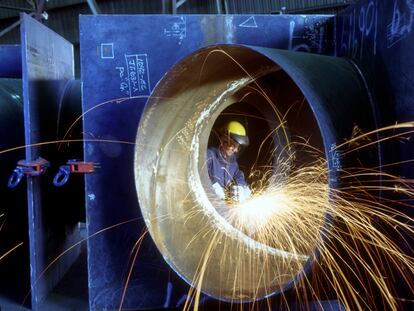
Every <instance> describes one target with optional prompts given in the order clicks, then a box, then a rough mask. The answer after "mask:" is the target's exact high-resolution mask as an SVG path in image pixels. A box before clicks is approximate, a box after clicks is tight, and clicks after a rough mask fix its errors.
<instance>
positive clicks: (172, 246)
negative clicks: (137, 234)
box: [135, 45, 379, 301]
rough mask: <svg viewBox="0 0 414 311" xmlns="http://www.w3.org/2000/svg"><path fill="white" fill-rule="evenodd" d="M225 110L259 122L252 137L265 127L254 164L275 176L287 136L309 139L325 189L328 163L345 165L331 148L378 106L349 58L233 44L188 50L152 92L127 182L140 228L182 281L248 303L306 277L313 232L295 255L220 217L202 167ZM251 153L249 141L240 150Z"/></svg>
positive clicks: (370, 120) (331, 183)
mask: <svg viewBox="0 0 414 311" xmlns="http://www.w3.org/2000/svg"><path fill="white" fill-rule="evenodd" d="M235 103H237V104H235ZM229 110H230V111H232V113H233V114H237V113H236V112H237V111H239V112H240V114H241V115H244V116H247V117H246V118H252V119H255V120H261V121H256V123H254V121H250V124H253V125H252V126H251V127H249V131H250V135H251V136H252V140H255V136H254V135H255V134H254V133H255V132H259V131H260V130H263V129H265V131H267V133H269V135H270V137H271V139H270V141H271V142H270V143H269V146H270V148H273V151H272V152H270V153H271V157H270V160H269V158H267V159H264V160H261V161H262V162H263V163H265V162H266V161H270V163H271V165H272V166H273V171H272V172H273V174H278V171H279V170H280V168H279V167H278V165H279V164H278V163H279V162H278V161H277V160H276V158H278V157H279V158H280V157H284V156H286V157H288V156H289V155H288V154H286V155H284V153H285V152H287V151H286V150H287V149H288V148H289V141H290V140H291V137H292V136H294V135H302V136H304V137H308V138H309V143H310V145H312V146H313V147H315V148H318V149H320V150H321V152H322V154H323V155H324V157H325V158H326V159H327V168H326V169H327V171H328V174H327V177H328V178H327V179H326V185H327V189H328V188H329V187H337V186H338V184H339V179H338V176H337V175H338V169H339V168H340V167H341V166H346V165H347V159H342V158H341V157H340V156H338V153H337V152H333V150H334V149H335V146H336V145H337V144H339V143H342V142H343V139H345V138H349V137H351V136H352V131H353V128H355V126H358V128H360V129H361V130H362V131H364V130H370V129H373V128H376V122H375V114H376V113H375V111H373V103H372V102H371V100H370V98H369V96H368V94H367V89H366V86H365V83H364V80H363V79H362V77H361V75H360V73H359V71H358V70H357V68H356V67H355V66H354V65H353V64H352V63H351V62H350V61H348V60H346V59H340V58H333V57H328V56H318V55H311V54H306V53H298V52H289V51H282V50H274V49H266V48H258V47H249V46H240V45H217V46H210V47H206V48H204V49H201V50H198V51H196V52H195V53H193V54H191V55H189V56H188V57H186V58H185V59H183V60H182V61H180V62H179V63H178V64H176V65H175V66H174V67H173V68H172V69H171V70H170V71H169V72H168V73H167V74H166V75H165V76H164V78H163V79H162V80H161V81H160V82H159V83H158V85H157V87H156V88H155V89H154V91H153V93H152V95H151V97H150V98H149V100H148V103H147V106H146V108H145V110H144V113H143V115H142V118H141V121H140V124H139V128H138V132H137V139H136V151H135V180H136V189H137V194H138V198H139V203H140V207H141V211H142V214H143V216H144V219H145V221H146V224H147V226H148V229H149V232H150V234H151V236H152V238H153V240H154V241H155V243H156V245H157V247H158V249H159V250H160V252H161V253H162V254H163V256H164V258H165V260H166V261H167V262H168V264H169V265H170V266H171V267H172V268H173V269H174V270H175V271H176V272H177V273H178V274H179V275H181V276H182V277H183V278H184V280H186V281H187V282H188V283H190V284H192V285H194V286H196V287H198V288H200V289H201V290H202V291H203V292H205V293H207V294H208V295H211V296H213V297H216V298H218V299H221V300H225V301H252V300H256V299H259V298H263V297H267V296H269V295H271V294H274V293H280V292H283V291H286V290H287V289H288V288H291V287H292V285H294V284H295V282H297V281H298V280H299V279H300V278H301V276H303V273H307V271H308V270H309V267H311V266H312V262H313V261H314V260H315V258H316V257H317V253H318V251H317V249H316V248H317V240H316V239H315V241H314V242H313V244H310V245H307V247H302V248H301V251H300V252H291V251H286V250H285V249H282V248H280V247H276V246H275V245H271V244H265V243H263V242H262V241H260V240H257V239H254V238H253V237H251V236H249V235H248V234H246V233H245V232H243V231H242V230H239V229H237V228H236V227H235V226H233V225H232V224H231V223H229V222H228V221H227V219H226V218H225V217H223V214H222V213H221V211H222V210H223V209H225V208H226V206H224V205H223V203H221V202H217V200H215V198H214V194H213V192H212V190H211V182H210V180H209V178H208V174H207V169H206V165H205V164H206V151H207V148H208V143H209V140H210V141H211V131H212V129H213V127H215V125H214V124H215V123H216V122H218V120H219V119H220V118H221V117H222V116H223V114H225V113H226V112H228V111H229ZM235 111H236V112H235ZM288 111H289V113H288ZM292 111H294V113H293V114H292ZM286 115H290V116H292V115H293V116H292V117H290V118H289V117H288V118H285V117H284V116H286ZM281 123H286V124H284V126H280V125H281ZM265 136H266V134H263V135H262V136H261V137H262V138H263V137H265ZM255 148H256V149H255ZM254 150H255V151H257V150H259V147H254V148H253V149H250V150H249V151H246V153H247V154H249V153H254ZM368 157H370V158H372V159H374V160H376V161H377V160H378V158H379V157H378V154H375V153H374V154H372V155H368ZM247 158H249V156H248V155H247ZM240 161H242V160H241V159H240ZM305 161H306V160H305ZM249 163H251V159H248V160H247V162H246V166H248V165H249ZM266 163H267V162H266ZM285 172H286V170H285ZM327 200H328V197H327ZM326 221H329V215H326V214H321V215H319V219H318V220H317V222H318V223H319V224H320V228H323V224H324V222H326ZM292 243H299V241H293V242H292Z"/></svg>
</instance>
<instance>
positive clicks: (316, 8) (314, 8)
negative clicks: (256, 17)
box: [283, 2, 352, 14]
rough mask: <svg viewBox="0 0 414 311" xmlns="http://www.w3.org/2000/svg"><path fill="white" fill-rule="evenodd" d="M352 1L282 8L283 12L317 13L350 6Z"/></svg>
mask: <svg viewBox="0 0 414 311" xmlns="http://www.w3.org/2000/svg"><path fill="white" fill-rule="evenodd" d="M351 4H352V3H346V2H345V3H337V4H329V5H318V6H311V7H305V8H296V9H289V8H286V9H285V10H283V14H300V13H305V12H306V13H308V14H310V13H317V12H318V11H320V10H329V9H332V10H339V9H345V8H347V7H348V6H350V5H351Z"/></svg>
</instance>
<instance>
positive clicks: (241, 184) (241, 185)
mask: <svg viewBox="0 0 414 311" xmlns="http://www.w3.org/2000/svg"><path fill="white" fill-rule="evenodd" d="M235 168H236V170H235V173H234V181H235V182H236V184H237V193H238V201H239V202H243V201H246V200H247V199H248V198H249V197H250V195H251V191H250V188H249V186H248V185H247V183H246V179H245V178H244V173H243V172H242V171H241V170H240V169H239V165H238V164H237V162H235Z"/></svg>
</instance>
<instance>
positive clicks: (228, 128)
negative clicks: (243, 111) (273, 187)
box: [207, 121, 251, 202]
mask: <svg viewBox="0 0 414 311" xmlns="http://www.w3.org/2000/svg"><path fill="white" fill-rule="evenodd" d="M218 136H219V137H218V139H219V146H218V147H210V148H209V149H208V150H207V168H208V174H209V177H210V179H211V182H212V185H213V190H214V192H215V193H216V195H217V196H218V197H219V198H220V199H221V200H226V201H228V202H243V201H245V200H246V199H248V198H249V197H250V194H251V191H250V188H249V186H248V185H247V183H246V180H245V178H244V174H243V172H242V171H241V170H240V169H239V165H238V163H237V156H238V155H239V154H240V151H241V149H242V148H245V147H247V146H248V145H249V137H248V136H247V134H246V129H245V127H244V126H243V125H242V124H241V123H240V122H238V121H230V122H227V123H226V124H225V126H224V127H223V128H221V129H220V130H219V132H218Z"/></svg>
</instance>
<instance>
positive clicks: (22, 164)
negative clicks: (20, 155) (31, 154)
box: [7, 157, 50, 188]
mask: <svg viewBox="0 0 414 311" xmlns="http://www.w3.org/2000/svg"><path fill="white" fill-rule="evenodd" d="M49 166H50V162H49V161H47V160H45V159H43V158H40V157H39V158H37V159H36V160H35V161H32V162H30V161H26V160H20V161H18V162H17V166H16V168H15V169H14V170H13V173H12V174H11V176H10V178H9V181H8V183H7V186H8V187H9V188H15V187H16V186H17V185H18V184H19V183H20V181H21V179H22V178H23V176H24V175H26V176H39V175H43V174H44V173H45V172H46V170H47V168H48V167H49Z"/></svg>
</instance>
